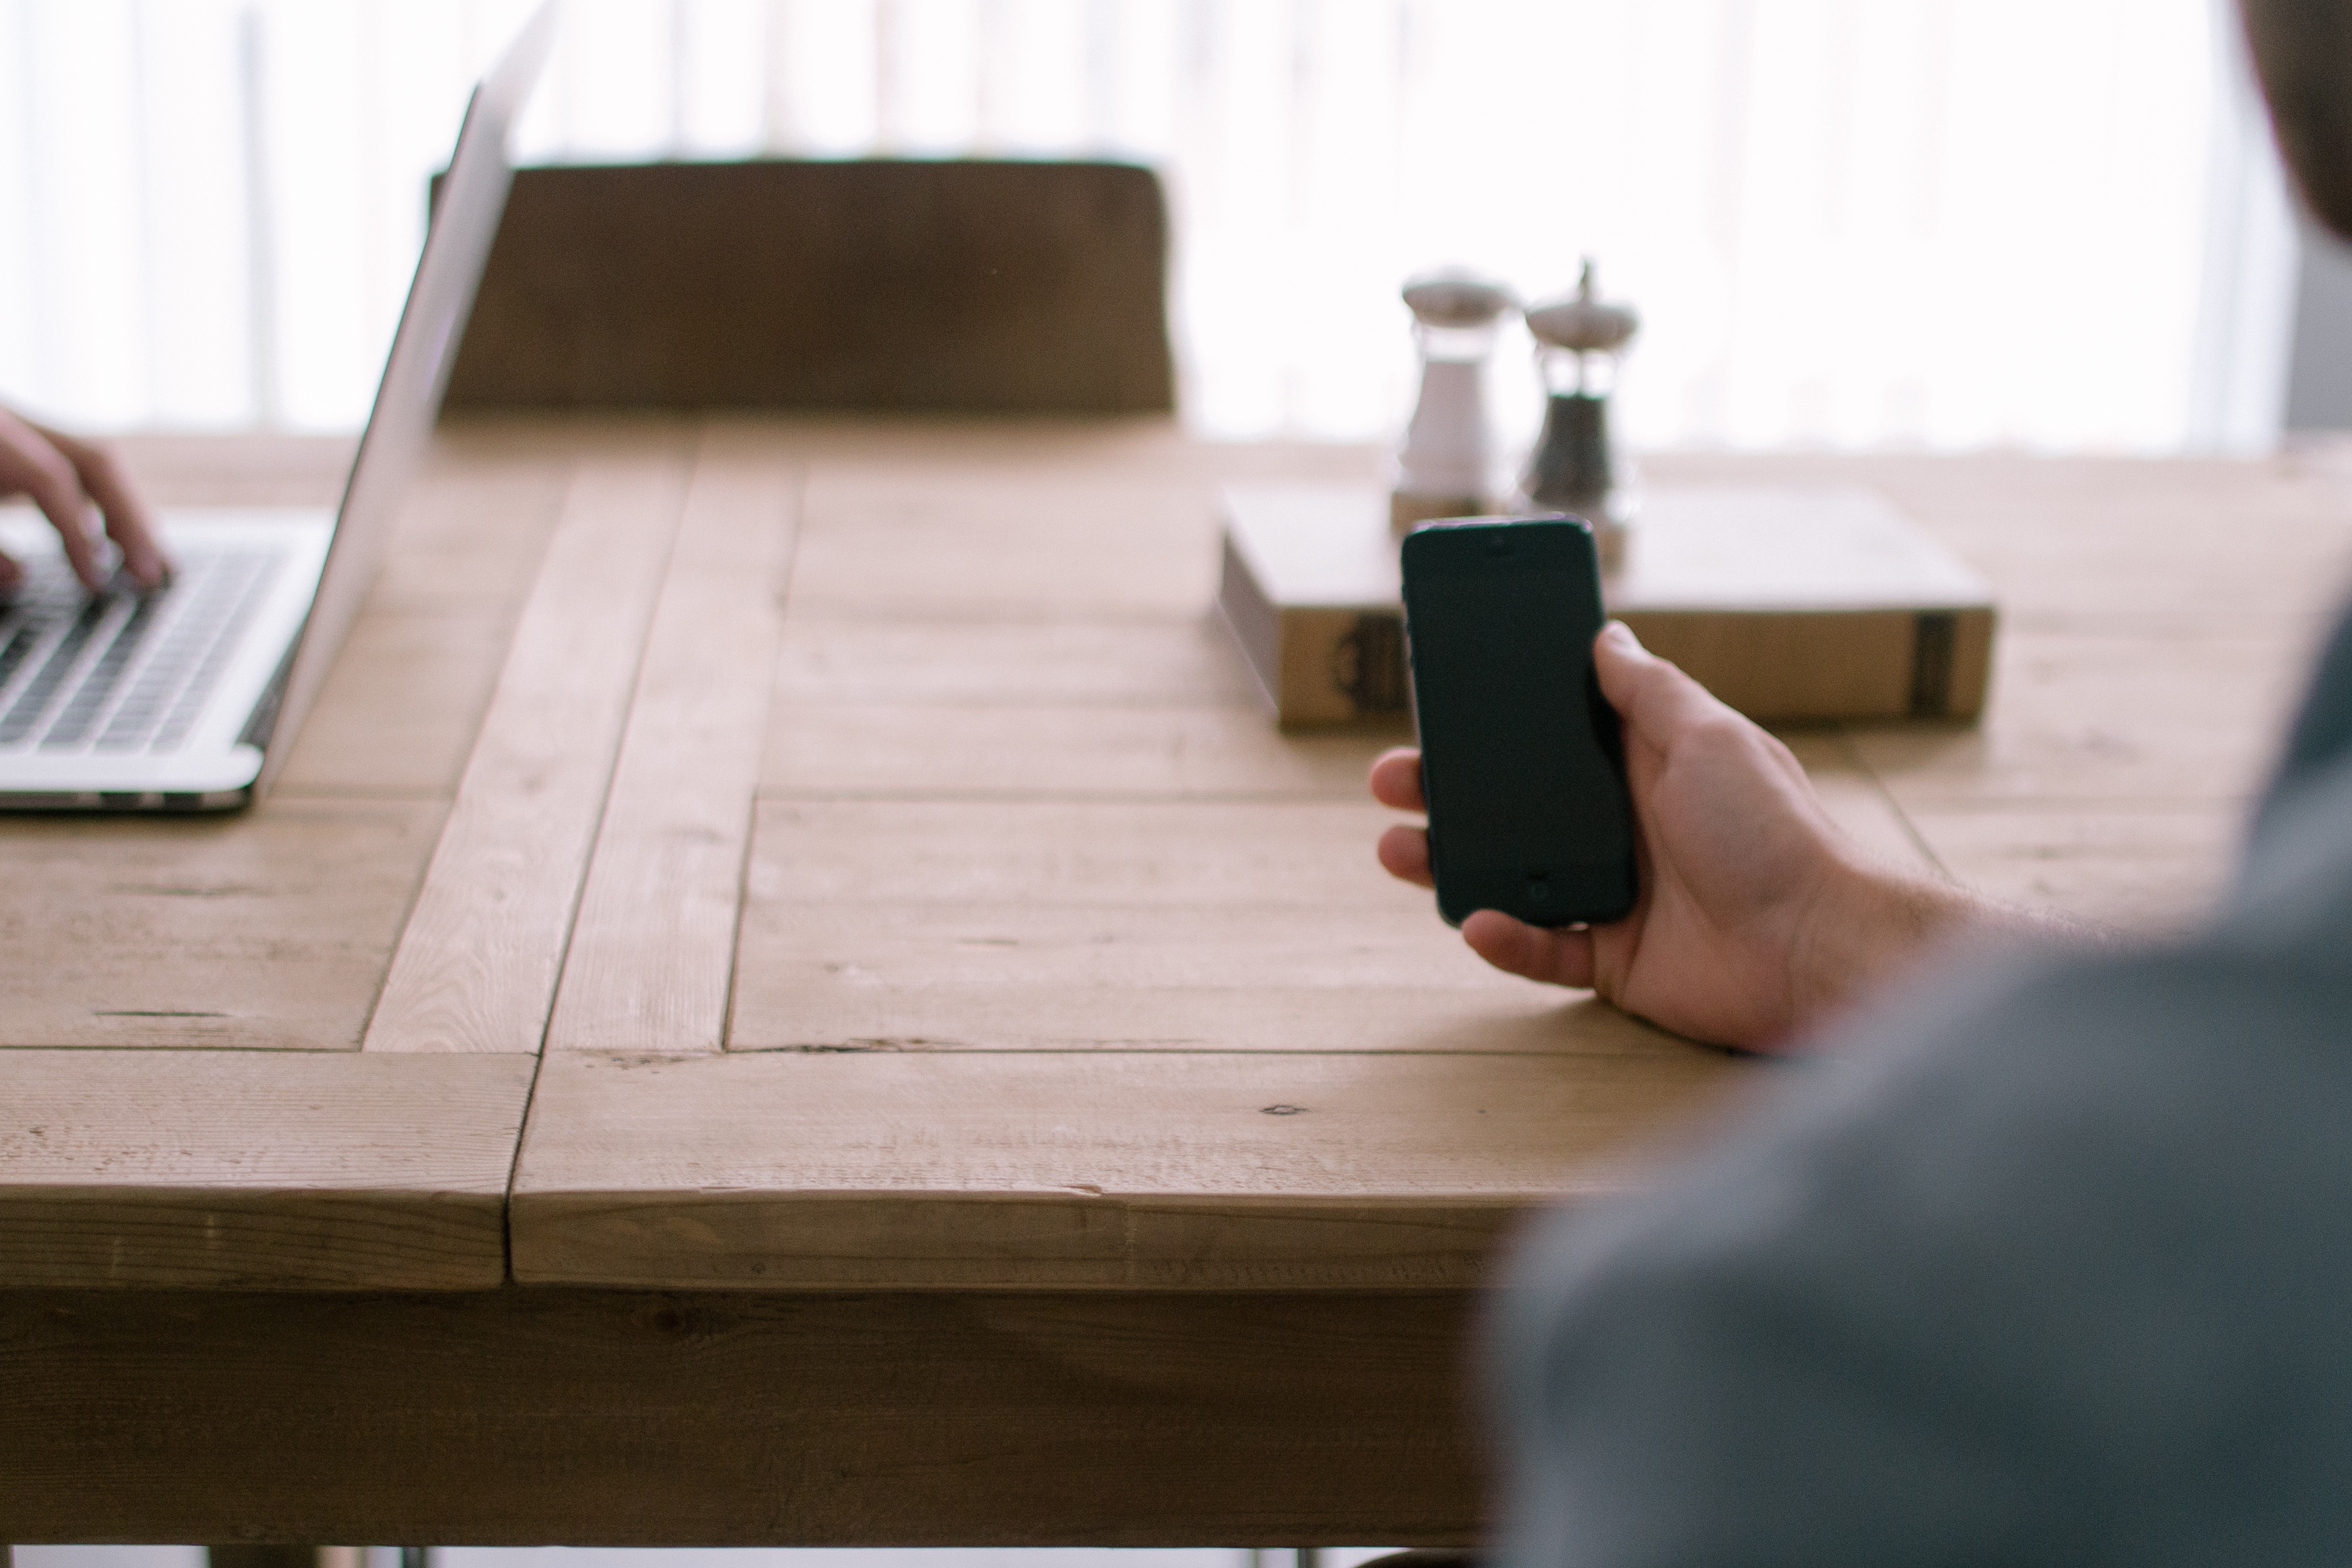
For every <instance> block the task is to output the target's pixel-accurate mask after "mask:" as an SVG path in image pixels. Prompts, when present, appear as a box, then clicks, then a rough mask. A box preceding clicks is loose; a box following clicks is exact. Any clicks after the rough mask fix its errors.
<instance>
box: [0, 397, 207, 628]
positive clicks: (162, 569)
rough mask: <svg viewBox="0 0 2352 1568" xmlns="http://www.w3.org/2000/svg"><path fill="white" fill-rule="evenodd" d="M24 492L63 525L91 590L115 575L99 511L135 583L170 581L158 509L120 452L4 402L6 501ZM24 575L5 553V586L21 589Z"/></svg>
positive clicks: (0, 451) (1, 484)
mask: <svg viewBox="0 0 2352 1568" xmlns="http://www.w3.org/2000/svg"><path fill="white" fill-rule="evenodd" d="M19 495H21V496H24V497H26V498H27V499H29V500H31V501H32V503H33V504H34V505H35V506H37V507H38V508H40V509H41V511H42V514H43V515H44V516H46V517H47V519H48V520H49V521H51V522H52V523H55V524H56V525H57V530H58V535H59V536H60V537H61V538H62V539H63V540H64V541H65V550H66V559H67V560H68V561H70V562H71V563H73V569H74V575H75V576H77V577H79V578H80V579H81V584H82V586H83V587H85V588H87V589H89V591H90V592H91V593H93V594H96V593H100V592H103V591H104V590H105V588H106V586H107V583H108V576H109V573H108V569H107V564H106V562H105V560H104V559H103V556H102V552H100V548H99V542H98V539H97V537H96V535H95V534H93V533H92V531H91V529H90V524H91V521H93V514H95V516H96V517H98V518H102V519H103V520H104V521H105V524H106V534H107V537H108V538H110V539H111V540H113V541H114V545H115V548H116V549H117V550H119V551H121V552H122V564H121V571H122V574H124V575H125V576H127V577H128V578H129V579H130V582H131V584H132V585H134V586H136V587H139V588H142V589H144V588H158V587H161V586H163V584H164V583H165V582H167V581H169V580H170V578H171V575H172V564H171V563H170V562H169V561H168V560H166V559H165V558H164V555H163V550H162V548H161V547H160V546H159V545H158V544H157V543H156V542H155V528H154V521H153V517H152V513H150V512H149V510H148V509H147V503H146V502H145V501H144V500H141V499H140V496H139V492H138V490H137V489H134V488H133V487H132V485H131V478H130V476H129V475H128V474H127V473H125V472H124V471H123V468H122V465H121V462H120V461H118V460H117V459H116V458H115V456H114V454H113V453H112V452H110V451H109V450H107V448H105V447H100V446H98V445H95V444H94V443H92V442H89V441H84V440H80V439H79V438H77V437H72V436H68V435H67V434H65V433H64V432H63V431H60V430H52V429H49V428H48V427H47V426H41V425H36V424H34V423H33V422H32V421H31V420H29V419H26V418H23V417H21V416H17V415H15V414H12V413H10V412H9V411H8V410H7V409H5V408H0V500H7V499H9V498H10V497H13V496H19ZM23 577H24V571H23V568H21V567H19V566H18V565H17V564H16V563H15V562H14V561H11V560H9V559H8V557H7V556H5V555H0V593H7V592H12V591H14V589H15V588H16V584H18V583H19V582H21V581H22V580H23Z"/></svg>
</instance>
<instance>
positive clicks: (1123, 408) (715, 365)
mask: <svg viewBox="0 0 2352 1568" xmlns="http://www.w3.org/2000/svg"><path fill="white" fill-rule="evenodd" d="M1167 243H1168V241H1167V216H1166V213H1165V210H1164V204H1163V202H1162V200H1161V196H1160V182H1159V179H1158V177H1157V176H1156V175H1154V174H1152V173H1151V172H1150V170H1148V169H1144V168H1139V167H1136V166H1132V165H1120V164H1109V163H1045V162H1038V161H1023V162H1018V163H997V162H990V161H986V160H975V159H954V160H946V161H919V160H899V159H876V160H856V161H825V162H808V163H802V162H792V161H784V160H757V161H752V162H747V163H649V164H633V165H628V166H625V167H614V168H596V167H580V166H574V167H568V168H536V169H522V170H519V171H517V173H516V176H515V182H514V189H513V192H512V194H511V195H509V198H508V202H507V207H506V214H505V216H504V219H503V220H502V222H501V223H500V225H499V237H498V243H497V245H496V246H495V247H494V248H493V249H492V251H491V253H490V258H489V263H488V268H487V270H486V272H485V275H484V277H483V279H482V286H481V291H480V294H479V296H478V299H477V300H476V303H475V306H474V310H473V316H472V319H471V320H470V321H468V322H467V329H466V336H465V342H464V343H463V345H462V346H461V347H460V349H459V351H458V353H457V364H456V367H455V369H454V371H453V373H452V374H451V377H450V384H449V402H450V404H451V405H452V406H453V407H458V408H477V407H509V408H511V407H564V408H597V407H625V408H696V409H700V408H825V409H870V410H950V409H961V410H971V411H982V412H996V413H1025V414H1056V413H1058V414H1070V413H1097V414H1111V413H1139V412H1147V411H1159V412H1166V411H1169V410H1172V409H1173V408H1174V406H1175V396H1174V379H1173V370H1172V366H1171V357H1170V352H1169V344H1168V326H1167V309H1166V301H1165V293H1166V283H1165V275H1166V268H1167V256H1166V251H1167Z"/></svg>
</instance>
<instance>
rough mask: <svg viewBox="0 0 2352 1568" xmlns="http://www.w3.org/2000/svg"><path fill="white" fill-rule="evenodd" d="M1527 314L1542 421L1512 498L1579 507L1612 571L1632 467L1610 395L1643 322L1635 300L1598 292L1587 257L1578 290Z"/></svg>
mask: <svg viewBox="0 0 2352 1568" xmlns="http://www.w3.org/2000/svg"><path fill="white" fill-rule="evenodd" d="M1527 316H1528V332H1529V333H1530V334H1531V335H1533V337H1534V338H1535V340H1536V345H1537V346H1536V363H1537V367H1538V371H1539V372H1540V373H1541V374H1542V377H1543V384H1544V393H1545V402H1544V422H1543V434H1542V435H1541V436H1539V437H1537V438H1536V447H1535V451H1534V452H1533V453H1532V454H1531V455H1530V456H1529V457H1528V468H1527V472H1526V473H1525V474H1524V475H1522V476H1521V478H1520V479H1519V495H1518V496H1517V497H1515V498H1514V500H1517V501H1521V502H1524V503H1525V509H1526V510H1529V511H1569V512H1574V513H1576V514H1577V515H1578V516H1579V517H1581V518H1583V519H1584V520H1585V521H1588V522H1590V523H1591V524H1592V535H1593V542H1594V543H1595V544H1597V545H1598V546H1599V547H1600V552H1601V570H1603V571H1609V570H1612V569H1613V568H1614V567H1615V566H1616V565H1617V564H1618V563H1619V562H1621V561H1622V560H1623V559H1624V556H1625V533H1626V530H1627V529H1628V528H1629V527H1630V526H1631V525H1632V523H1633V510H1634V505H1635V501H1634V495H1633V483H1632V474H1631V472H1630V468H1631V465H1630V464H1626V463H1622V462H1620V461H1619V460H1618V458H1617V457H1616V454H1615V453H1614V451H1613V450H1612V448H1611V446H1610V441H1609V395H1610V394H1611V393H1612V392H1613V391H1615V390H1616V386H1617V375H1618V371H1619V369H1620V366H1621V361H1622V354H1623V351H1624V348H1625V345H1626V344H1627V343H1629V342H1632V341H1633V333H1634V331H1636V330H1637V329H1638V328H1639V327H1640V325H1641V321H1640V319H1639V318H1638V317H1636V316H1635V315H1634V313H1633V308H1632V307H1631V306H1627V305H1619V304H1609V303H1606V302H1604V301H1602V300H1601V299H1600V298H1599V294H1598V290H1597V286H1596V283H1595V280H1594V269H1593V265H1592V259H1591V258H1590V257H1587V258H1585V262H1584V271H1583V274H1582V276H1581V277H1580V279H1578V282H1577V286H1576V292H1575V293H1574V294H1573V295H1570V296H1568V297H1566V298H1563V299H1559V300H1549V301H1547V302H1546V303H1544V304H1541V305H1537V306H1534V307H1532V308H1530V309H1529V310H1528V313H1527Z"/></svg>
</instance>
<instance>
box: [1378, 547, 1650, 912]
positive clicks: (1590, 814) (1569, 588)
mask: <svg viewBox="0 0 2352 1568" xmlns="http://www.w3.org/2000/svg"><path fill="white" fill-rule="evenodd" d="M1404 622H1405V645H1406V647H1407V649H1408V652H1409V657H1410V658H1411V660H1412V715H1413V726H1414V728H1415V729H1416V730H1417V731H1420V736H1421V781H1422V790H1423V794H1424V795H1427V796H1428V802H1429V858H1430V869H1431V871H1432V872H1433V874H1434V876H1435V878H1436V880H1437V910H1438V913H1440V914H1441V915H1443V916H1444V917H1445V921H1446V923H1447V924H1449V925H1457V926H1458V925H1460V924H1461V923H1462V921H1463V920H1464V919H1465V917H1467V916H1468V915H1469V914H1470V913H1471V912H1472V911H1473V910H1502V911H1503V912H1504V913H1506V914H1510V915H1517V917H1518V918H1519V919H1521V920H1523V921H1528V923H1529V924H1531V925H1540V926H1559V925H1572V924H1576V923H1578V922H1580V921H1613V920H1616V919H1618V918H1619V917H1621V916H1622V915H1624V914H1625V913H1626V912H1627V911H1629V910H1632V909H1633V897H1634V893H1635V891H1636V876H1635V872H1634V867H1633V798H1632V796H1631V795H1629V794H1628V793H1627V791H1626V787H1625V753H1624V745H1623V742H1622V738H1621V736H1620V734H1619V731H1618V725H1617V711H1616V710H1615V709H1613V708H1612V707H1610V706H1609V703H1608V701H1607V700H1606V699H1604V698H1603V697H1602V696H1601V686H1600V682H1599V680H1598V679H1596V678H1595V676H1594V674H1593V669H1592V639H1593V638H1594V637H1598V636H1599V635H1600V633H1601V562H1600V558H1599V556H1598V555H1596V554H1595V553H1594V552H1593V547H1592V530H1591V528H1590V527H1588V526H1587V525H1586V524H1585V523H1584V522H1583V521H1582V520H1580V519H1578V518H1573V517H1542V518H1507V519H1506V518H1475V519H1469V520H1465V521H1454V522H1435V523H1430V524H1426V525H1424V526H1423V527H1422V528H1419V529H1416V530H1414V531H1412V533H1410V534H1407V535H1406V536H1405V541H1404Z"/></svg>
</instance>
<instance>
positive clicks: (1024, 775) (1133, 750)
mask: <svg viewBox="0 0 2352 1568" xmlns="http://www.w3.org/2000/svg"><path fill="white" fill-rule="evenodd" d="M943 640H944V636H943ZM1406 738H1408V737H1407V736H1406V735H1405V734H1404V733H1403V732H1402V731H1380V732H1375V733H1370V734H1331V735H1314V736H1303V737H1301V736H1286V735H1283V734H1281V733H1279V732H1277V731H1276V730H1275V728H1274V726H1273V725H1272V723H1270V722H1269V721H1267V720H1266V718H1265V715H1264V714H1262V713H1260V712H1259V711H1258V710H1256V709H1255V708H1254V707H1245V706H1243V705H1241V704H1240V703H1237V702H1236V703H1234V704H1231V705H1228V706H1224V707H1215V708H1192V707H1186V708H1175V707H1166V708H1150V709H1142V708H1136V709H1130V708H1122V707H1115V706H1105V707H1098V708H1088V707H1081V706H1077V705H1063V704H1055V705H1050V706H1048V705H1034V706H1033V705H1030V704H1025V703H1024V704H1013V703H1005V704H1002V705H992V706H982V705H980V704H977V703H964V704H956V705H949V704H940V705H938V706H922V705H915V704H906V705H893V706H883V705H879V704H877V705H875V706H873V707H852V706H846V705H836V704H826V705H824V706H822V707H819V706H815V705H801V704H794V705H793V706H791V707H789V708H784V709H781V710H779V712H778V714H777V716H776V718H775V719H774V721H772V723H771V725H770V728H769V731H768V749H767V757H766V760H765V762H764V763H763V765H762V767H761V782H760V790H761V794H762V795H777V796H784V795H898V796H904V797H908V798H920V797H924V796H940V795H961V796H971V797H983V798H984V797H989V796H1033V797H1047V798H1052V797H1057V796H1059V797H1069V796H1089V795H1096V796H1100V795H1126V796H1183V795H1201V796H1255V797H1260V798H1286V799H1323V800H1360V799H1361V798H1363V795H1364V778H1365V775H1366V773H1367V771H1368V770H1369V769H1370V767H1371V764H1372V759H1373V758H1374V757H1376V756H1378V755H1380V753H1381V751H1382V750H1384V749H1385V748H1387V747H1389V746H1392V745H1396V744H1398V743H1399V742H1401V741H1402V740H1404V739H1406Z"/></svg>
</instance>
